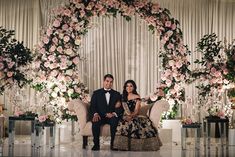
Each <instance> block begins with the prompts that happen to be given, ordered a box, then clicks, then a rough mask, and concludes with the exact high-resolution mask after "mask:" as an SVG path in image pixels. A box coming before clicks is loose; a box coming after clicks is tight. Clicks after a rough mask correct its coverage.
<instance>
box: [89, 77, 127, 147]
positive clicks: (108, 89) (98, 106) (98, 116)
mask: <svg viewBox="0 0 235 157" xmlns="http://www.w3.org/2000/svg"><path fill="white" fill-rule="evenodd" d="M112 86H113V76H112V75H111V74H106V75H105V76H104V80H103V88H101V89H98V90H96V91H94V92H93V95H92V98H91V106H90V110H91V114H92V134H93V137H94V138H93V142H94V146H93V147H92V150H94V151H95V150H100V141H99V137H100V127H101V125H104V124H109V125H110V132H111V144H110V148H111V149H112V147H113V141H114V136H115V132H116V128H117V125H118V121H119V119H120V117H121V115H122V113H123V109H122V107H119V108H117V107H116V108H115V105H116V104H117V103H119V102H120V101H121V95H120V93H119V92H117V91H115V90H113V89H112Z"/></svg>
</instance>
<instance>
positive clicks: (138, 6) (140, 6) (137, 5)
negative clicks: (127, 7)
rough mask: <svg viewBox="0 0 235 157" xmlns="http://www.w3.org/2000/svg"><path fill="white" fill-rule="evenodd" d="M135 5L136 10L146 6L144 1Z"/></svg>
mask: <svg viewBox="0 0 235 157" xmlns="http://www.w3.org/2000/svg"><path fill="white" fill-rule="evenodd" d="M134 5H135V7H136V8H143V7H144V5H145V4H144V3H143V2H142V1H136V2H134Z"/></svg>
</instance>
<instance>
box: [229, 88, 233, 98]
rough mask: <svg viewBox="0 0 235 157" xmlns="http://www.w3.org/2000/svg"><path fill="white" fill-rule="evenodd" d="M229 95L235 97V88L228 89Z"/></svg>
mask: <svg viewBox="0 0 235 157" xmlns="http://www.w3.org/2000/svg"><path fill="white" fill-rule="evenodd" d="M228 97H230V98H232V97H235V88H232V89H229V90H228Z"/></svg>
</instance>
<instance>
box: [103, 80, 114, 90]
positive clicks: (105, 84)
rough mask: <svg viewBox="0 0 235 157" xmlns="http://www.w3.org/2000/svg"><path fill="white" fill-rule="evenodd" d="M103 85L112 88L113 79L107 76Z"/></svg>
mask: <svg viewBox="0 0 235 157" xmlns="http://www.w3.org/2000/svg"><path fill="white" fill-rule="evenodd" d="M103 86H104V88H105V89H111V88H112V86H113V79H112V78H110V77H106V79H105V80H104V83H103Z"/></svg>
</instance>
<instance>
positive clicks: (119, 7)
mask: <svg viewBox="0 0 235 157" xmlns="http://www.w3.org/2000/svg"><path fill="white" fill-rule="evenodd" d="M118 13H120V14H121V15H122V16H123V17H124V18H125V19H126V20H131V16H132V15H135V14H136V15H139V16H140V18H142V19H144V20H145V21H146V22H147V23H148V26H149V30H150V31H153V33H154V32H155V31H156V32H157V33H156V34H157V35H159V36H160V41H161V58H162V67H163V70H162V71H163V72H162V77H161V83H160V84H159V85H158V86H157V89H158V88H160V89H162V92H164V93H165V95H166V99H167V100H169V102H170V104H171V106H172V107H173V110H174V109H175V110H174V112H172V113H173V114H166V117H167V118H174V117H175V112H176V111H177V106H178V104H180V103H181V102H182V101H184V91H183V86H182V84H183V83H184V80H185V79H186V78H187V72H188V71H189V70H188V66H189V62H188V60H187V55H188V54H189V51H188V49H187V46H185V45H184V44H183V39H182V31H181V29H180V28H179V22H178V21H177V20H176V19H174V18H172V17H171V15H170V12H169V10H167V9H164V8H160V6H159V4H158V3H152V2H149V1H148V0H121V1H120V0H108V1H107V0H70V2H69V3H68V4H66V5H64V6H62V7H59V8H56V9H54V12H53V13H52V15H53V18H52V21H51V23H50V25H49V26H48V27H47V28H45V29H43V31H42V35H41V41H40V42H39V44H38V45H37V48H36V57H35V60H34V66H33V71H34V78H35V80H34V82H35V88H36V89H39V90H42V89H44V90H46V91H47V92H48V94H49V95H50V99H51V100H50V103H51V105H52V106H54V109H55V113H56V114H58V113H57V112H59V111H60V108H63V107H65V108H66V105H65V104H66V103H65V102H66V101H70V100H71V99H75V98H79V99H81V100H83V101H87V100H86V98H87V97H88V90H87V88H86V87H85V85H84V84H83V83H82V82H81V80H80V77H79V73H78V72H79V67H78V64H79V62H80V61H81V57H80V55H79V54H77V49H78V48H79V47H80V46H81V45H82V37H83V36H84V35H85V34H86V33H87V32H88V29H89V28H90V27H91V25H90V20H91V18H92V17H94V16H114V17H115V16H116V15H117V14H118ZM158 94H159V93H157V92H154V95H158ZM159 96H161V95H159ZM58 118H59V116H58Z"/></svg>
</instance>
